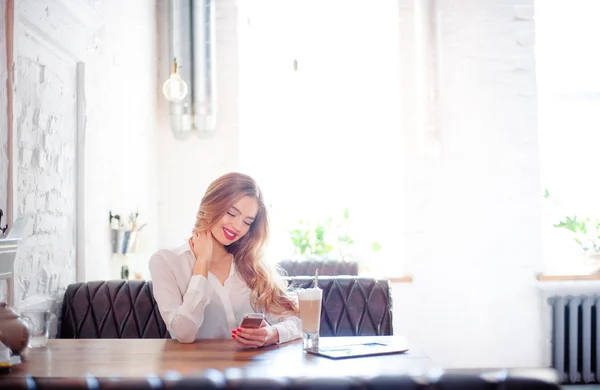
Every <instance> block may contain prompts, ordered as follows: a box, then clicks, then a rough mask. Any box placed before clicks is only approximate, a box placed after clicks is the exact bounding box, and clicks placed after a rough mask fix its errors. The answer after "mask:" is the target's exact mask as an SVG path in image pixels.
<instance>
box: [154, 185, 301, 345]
mask: <svg viewBox="0 0 600 390" xmlns="http://www.w3.org/2000/svg"><path fill="white" fill-rule="evenodd" d="M268 230H269V229H268V218H267V209H266V207H265V204H264V201H263V196H262V193H261V191H260V189H259V188H258V186H257V184H256V183H255V181H254V180H253V179H252V178H251V177H249V176H247V175H243V174H240V173H228V174H226V175H223V176H221V177H219V178H218V179H216V180H215V181H214V182H212V183H211V184H210V186H209V187H208V189H207V190H206V193H205V194H204V197H203V198H202V201H201V203H200V209H199V210H198V213H197V214H196V223H195V225H194V229H193V234H192V237H191V238H190V239H189V240H188V242H186V243H185V244H184V245H182V246H180V247H179V248H177V249H175V250H161V251H158V252H157V253H156V254H154V255H153V256H152V258H151V259H150V275H151V277H152V283H153V292H154V298H155V299H156V302H157V304H158V309H159V310H160V314H161V316H162V318H163V320H164V322H165V324H166V325H167V329H168V330H169V332H170V333H171V336H172V337H173V338H176V339H177V340H179V341H180V342H182V343H192V342H194V340H196V339H199V338H200V339H206V338H224V337H232V338H233V339H235V340H236V341H237V342H238V343H239V344H241V345H242V346H244V347H261V346H263V345H269V344H275V343H283V342H286V341H289V340H293V339H296V338H299V337H302V326H301V323H300V319H299V317H298V316H297V310H298V309H297V304H296V303H295V301H294V300H292V299H291V298H290V296H288V294H287V293H286V290H285V287H284V286H283V285H282V284H281V281H280V280H279V279H278V277H277V275H275V274H274V273H272V272H271V271H270V270H269V268H268V267H267V266H266V264H265V263H264V262H263V260H262V258H261V250H262V249H263V246H264V244H265V242H266V240H267V234H268ZM252 312H262V313H264V314H265V318H266V320H267V321H263V322H262V325H261V326H260V328H257V329H250V328H240V327H239V326H240V323H241V321H242V318H243V316H244V314H246V313H252ZM230 335H231V336H230Z"/></svg>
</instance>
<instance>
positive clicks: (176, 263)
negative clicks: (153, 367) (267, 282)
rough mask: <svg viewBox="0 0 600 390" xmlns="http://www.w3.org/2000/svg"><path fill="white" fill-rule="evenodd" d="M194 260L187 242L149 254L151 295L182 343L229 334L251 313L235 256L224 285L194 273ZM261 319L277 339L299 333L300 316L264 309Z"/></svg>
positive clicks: (211, 277)
mask: <svg viewBox="0 0 600 390" xmlns="http://www.w3.org/2000/svg"><path fill="white" fill-rule="evenodd" d="M195 262H196V259H195V257H194V254H193V253H192V250H191V249H190V246H189V243H185V244H184V245H182V246H180V247H179V248H177V249H174V250H167V249H164V250H160V251H158V252H156V253H155V254H154V255H153V256H152V257H151V258H150V275H151V278H152V284H153V286H152V290H153V293H154V299H156V303H157V304H158V309H159V311H160V314H161V316H162V318H163V320H164V322H165V324H166V325H167V330H168V331H169V333H170V334H171V337H172V338H176V339H177V340H179V341H181V342H184V343H191V342H193V341H194V340H196V339H213V338H230V337H231V331H232V330H233V329H236V328H238V327H239V325H240V323H241V322H242V318H243V317H244V314H246V313H254V309H252V305H251V304H250V299H251V297H250V296H251V294H252V290H251V289H250V288H249V287H248V285H247V284H246V282H245V281H244V280H243V279H242V278H240V276H239V275H238V273H237V272H236V271H235V259H234V260H233V261H232V263H231V269H230V271H229V276H228V277H227V279H225V283H224V284H223V285H221V283H220V282H219V280H218V279H217V277H216V276H215V275H213V274H212V273H211V272H209V273H208V279H207V278H205V277H204V276H202V275H193V276H192V270H193V268H194V263H195ZM265 318H266V319H267V321H268V322H269V324H271V325H272V326H273V327H275V328H277V330H278V331H279V342H280V343H284V342H286V341H289V340H293V339H296V338H299V337H302V325H301V322H300V318H299V317H297V316H281V315H274V314H271V313H265Z"/></svg>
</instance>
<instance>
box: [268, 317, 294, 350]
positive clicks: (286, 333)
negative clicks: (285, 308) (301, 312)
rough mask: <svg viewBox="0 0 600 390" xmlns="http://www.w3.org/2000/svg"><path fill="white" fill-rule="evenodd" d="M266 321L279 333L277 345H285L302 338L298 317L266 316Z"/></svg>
mask: <svg viewBox="0 0 600 390" xmlns="http://www.w3.org/2000/svg"><path fill="white" fill-rule="evenodd" d="M267 321H269V323H270V324H271V326H273V327H274V328H277V331H278V332H279V343H285V342H287V341H290V340H295V339H297V338H300V337H302V322H301V321H300V317H297V316H292V315H287V316H281V315H273V314H267Z"/></svg>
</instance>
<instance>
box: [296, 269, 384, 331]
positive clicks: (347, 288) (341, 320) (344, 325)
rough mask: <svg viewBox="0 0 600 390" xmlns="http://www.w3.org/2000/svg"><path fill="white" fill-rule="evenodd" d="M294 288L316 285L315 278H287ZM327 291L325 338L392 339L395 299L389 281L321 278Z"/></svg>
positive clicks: (323, 306)
mask: <svg viewBox="0 0 600 390" xmlns="http://www.w3.org/2000/svg"><path fill="white" fill-rule="evenodd" d="M286 279H287V281H288V282H289V285H290V287H291V288H292V289H298V288H309V287H312V286H313V281H314V278H313V277H310V276H295V277H288V278H286ZM319 288H321V289H323V303H322V310H321V330H320V333H319V334H320V335H321V336H324V337H326V336H389V335H392V334H393V330H392V296H391V291H390V285H389V283H388V281H387V279H375V278H366V277H358V276H319Z"/></svg>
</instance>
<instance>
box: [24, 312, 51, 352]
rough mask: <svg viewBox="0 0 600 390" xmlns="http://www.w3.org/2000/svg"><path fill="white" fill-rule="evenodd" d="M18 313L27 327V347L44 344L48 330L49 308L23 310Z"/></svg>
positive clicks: (46, 340)
mask: <svg viewBox="0 0 600 390" xmlns="http://www.w3.org/2000/svg"><path fill="white" fill-rule="evenodd" d="M20 314H21V318H22V319H23V321H25V323H26V324H27V327H28V328H29V347H30V348H36V347H43V346H45V345H46V343H47V342H48V334H49V330H50V329H49V328H50V310H46V309H39V310H24V311H22V312H21V313H20Z"/></svg>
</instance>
